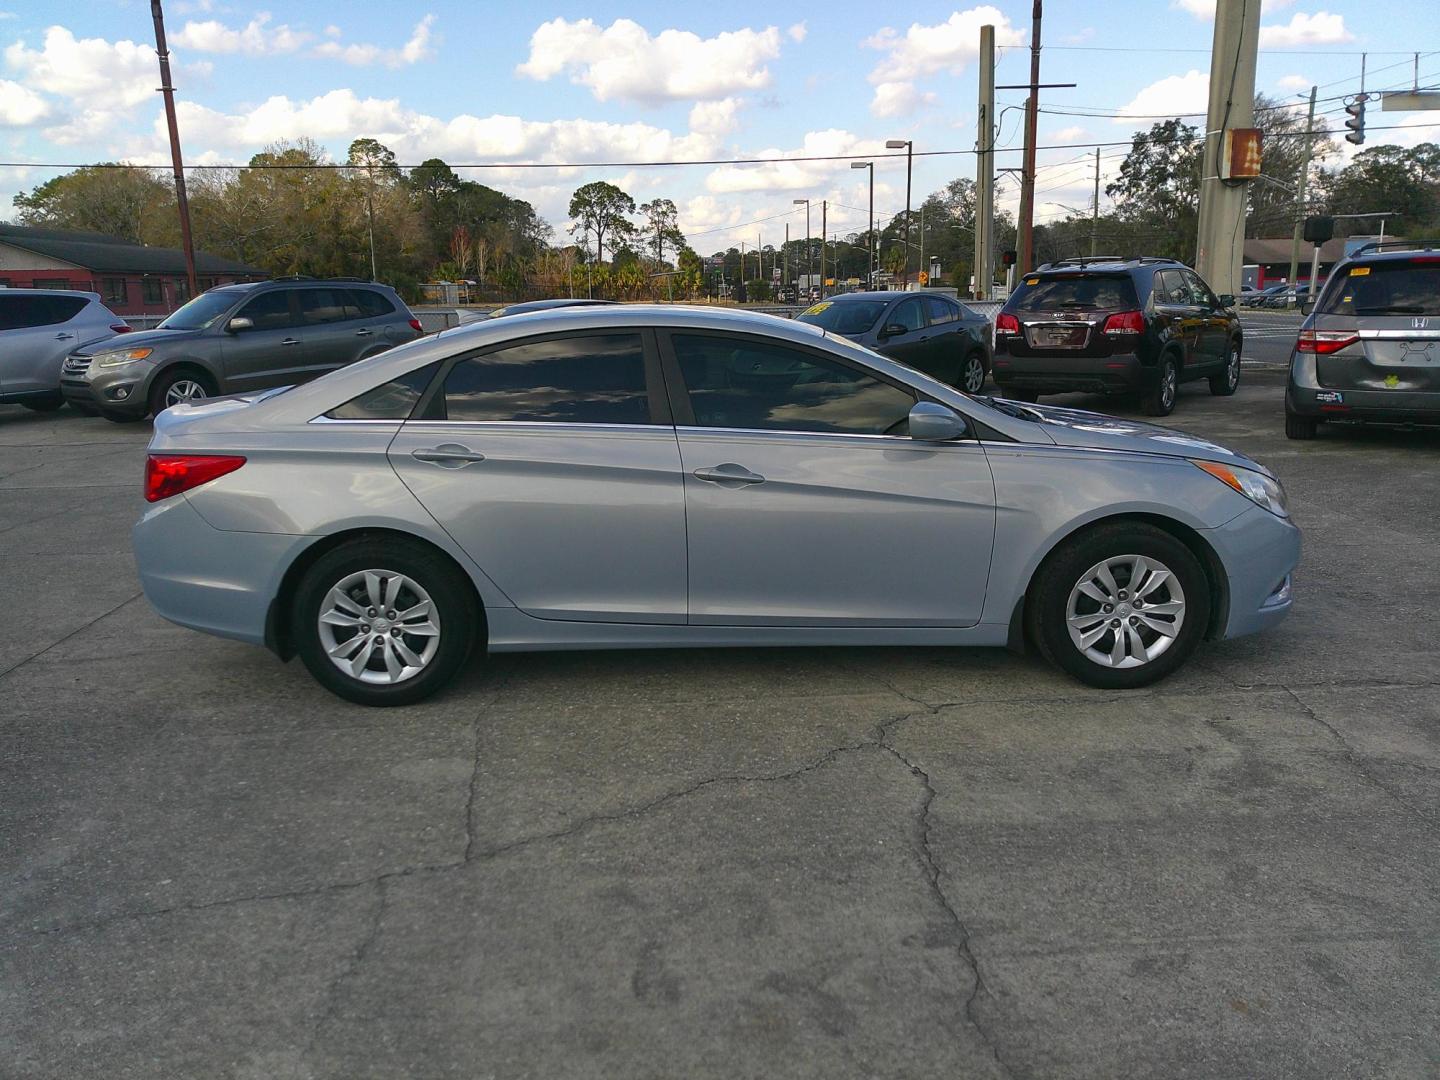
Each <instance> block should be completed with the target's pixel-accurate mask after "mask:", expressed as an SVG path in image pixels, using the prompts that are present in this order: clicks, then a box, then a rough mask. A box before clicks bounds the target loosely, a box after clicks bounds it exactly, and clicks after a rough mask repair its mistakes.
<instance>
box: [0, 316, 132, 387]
mask: <svg viewBox="0 0 1440 1080" xmlns="http://www.w3.org/2000/svg"><path fill="white" fill-rule="evenodd" d="M129 331H130V327H129V325H128V324H127V323H126V322H125V321H124V320H122V319H121V318H120V317H119V316H118V315H116V314H115V313H114V312H113V311H111V310H110V309H109V308H107V307H106V306H105V305H104V304H102V303H101V302H100V295H99V294H98V293H93V292H70V291H68V290H62V289H0V404H6V405H24V406H25V407H26V408H27V409H34V410H35V411H36V412H51V411H53V410H55V409H58V408H60V406H61V405H64V404H65V399H64V398H63V397H61V396H60V365H61V363H62V362H63V361H64V360H65V357H66V355H67V354H68V353H70V352H71V351H73V350H74V349H75V348H77V347H81V348H89V347H93V346H96V345H99V344H102V343H104V342H105V341H107V340H108V339H110V338H113V337H114V336H115V335H116V334H125V333H129Z"/></svg>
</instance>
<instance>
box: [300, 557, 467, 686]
mask: <svg viewBox="0 0 1440 1080" xmlns="http://www.w3.org/2000/svg"><path fill="white" fill-rule="evenodd" d="M479 623H480V616H479V609H478V604H477V601H476V599H475V592H474V589H473V588H472V587H471V585H470V582H469V581H467V580H466V578H465V576H464V574H463V573H461V571H460V569H459V568H458V567H457V566H455V564H454V563H452V562H450V561H449V560H448V559H446V558H445V557H444V556H443V555H441V554H440V553H438V552H436V551H433V550H431V549H429V548H426V547H424V546H422V545H420V544H414V543H408V542H406V541H403V540H391V539H376V540H356V541H352V542H350V543H347V544H343V545H341V546H340V547H338V548H336V549H335V550H334V551H330V552H327V553H326V554H324V555H322V556H321V557H320V558H319V559H318V560H316V562H315V565H314V566H312V567H310V569H309V570H307V571H306V572H305V575H304V577H303V578H302V579H301V582H300V587H299V588H298V589H297V590H296V594H295V603H294V606H293V610H292V612H291V640H292V641H294V643H295V651H296V652H297V653H298V654H299V655H300V658H301V659H302V660H303V661H304V662H305V666H306V667H307V668H309V670H310V674H312V675H313V676H315V678H316V680H317V681H319V682H320V684H321V685H322V686H324V687H325V688H326V689H327V690H330V691H331V692H332V693H335V694H338V695H339V696H340V697H343V698H345V699H347V700H349V701H354V702H358V703H360V704H361V705H411V704H414V703H415V702H417V701H422V700H424V699H425V698H427V697H429V696H430V695H431V694H434V693H435V692H436V691H438V690H439V689H440V688H441V687H443V686H444V685H445V684H446V683H448V682H449V681H450V680H451V679H452V678H454V677H455V674H456V673H457V672H458V671H459V670H460V668H461V667H462V666H463V665H464V664H465V662H466V661H467V660H468V659H469V657H470V653H471V651H472V650H473V648H474V645H475V639H476V632H477V628H478V626H479Z"/></svg>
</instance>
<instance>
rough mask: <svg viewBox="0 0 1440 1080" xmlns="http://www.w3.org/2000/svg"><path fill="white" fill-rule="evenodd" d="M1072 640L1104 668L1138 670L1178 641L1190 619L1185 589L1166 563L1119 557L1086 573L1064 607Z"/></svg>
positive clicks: (1142, 557) (1077, 583) (1108, 560)
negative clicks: (1186, 615)
mask: <svg viewBox="0 0 1440 1080" xmlns="http://www.w3.org/2000/svg"><path fill="white" fill-rule="evenodd" d="M1065 622H1066V626H1067V628H1068V629H1069V631H1070V640H1071V641H1072V642H1074V644H1075V647H1076V648H1077V649H1079V650H1080V652H1081V654H1082V655H1084V656H1085V657H1086V658H1087V659H1089V660H1091V661H1093V662H1094V663H1096V664H1099V665H1101V666H1102V667H1111V668H1135V667H1141V666H1143V665H1145V664H1148V663H1150V662H1152V661H1153V660H1155V659H1156V658H1157V657H1159V656H1161V655H1162V654H1164V653H1165V651H1166V650H1168V649H1169V648H1170V646H1171V645H1172V644H1173V643H1174V641H1175V638H1176V636H1177V635H1178V634H1179V633H1180V628H1181V626H1183V625H1184V623H1185V593H1184V590H1182V589H1181V588H1180V581H1179V579H1178V578H1177V577H1176V576H1175V574H1174V573H1173V572H1172V571H1171V570H1170V568H1169V567H1167V566H1166V565H1165V564H1164V563H1162V562H1160V561H1159V560H1157V559H1154V558H1152V557H1149V556H1145V555H1115V556H1112V557H1111V558H1108V559H1105V560H1103V561H1101V562H1098V563H1096V564H1095V565H1094V566H1092V567H1091V568H1090V569H1089V570H1087V571H1085V573H1084V574H1082V575H1081V577H1080V580H1079V581H1077V582H1076V583H1075V585H1074V587H1073V588H1072V589H1071V590H1070V597H1069V600H1068V601H1067V603H1066V605H1065Z"/></svg>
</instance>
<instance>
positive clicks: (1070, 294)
mask: <svg viewBox="0 0 1440 1080" xmlns="http://www.w3.org/2000/svg"><path fill="white" fill-rule="evenodd" d="M1032 281H1033V282H1035V284H1033V285H1032V284H1031V282H1032ZM1139 306H1140V305H1139V304H1138V303H1137V302H1136V300H1135V286H1134V284H1133V283H1132V282H1131V281H1130V277H1129V275H1128V274H1105V275H1101V274H1084V275H1082V274H1071V275H1065V276H1061V277H1045V278H1026V279H1023V280H1022V283H1021V285H1020V288H1019V289H1017V290H1016V295H1015V298H1014V299H1013V300H1012V301H1011V302H1010V305H1009V307H1010V310H1012V311H1056V310H1064V309H1067V308H1069V309H1073V310H1075V311H1086V310H1119V309H1121V308H1136V307H1139Z"/></svg>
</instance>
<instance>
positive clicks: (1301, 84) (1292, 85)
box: [1275, 75, 1314, 90]
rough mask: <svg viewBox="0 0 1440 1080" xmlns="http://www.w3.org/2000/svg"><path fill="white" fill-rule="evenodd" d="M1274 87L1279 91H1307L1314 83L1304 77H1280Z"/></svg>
mask: <svg viewBox="0 0 1440 1080" xmlns="http://www.w3.org/2000/svg"><path fill="white" fill-rule="evenodd" d="M1275 85H1276V86H1278V87H1280V89H1281V90H1309V89H1310V87H1311V86H1313V85H1314V82H1313V81H1312V80H1311V79H1310V78H1309V77H1308V76H1306V75H1282V76H1280V78H1278V79H1276V80H1275Z"/></svg>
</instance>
